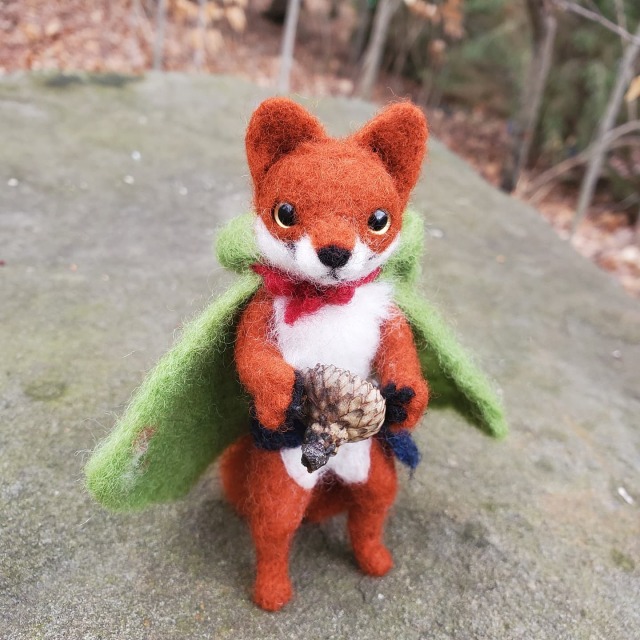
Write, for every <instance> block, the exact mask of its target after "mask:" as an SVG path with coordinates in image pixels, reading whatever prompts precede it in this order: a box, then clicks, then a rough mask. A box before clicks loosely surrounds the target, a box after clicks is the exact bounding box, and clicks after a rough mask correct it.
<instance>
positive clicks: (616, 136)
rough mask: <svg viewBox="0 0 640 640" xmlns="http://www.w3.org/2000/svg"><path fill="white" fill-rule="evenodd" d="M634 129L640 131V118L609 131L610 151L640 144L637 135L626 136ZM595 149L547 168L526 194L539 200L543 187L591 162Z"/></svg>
mask: <svg viewBox="0 0 640 640" xmlns="http://www.w3.org/2000/svg"><path fill="white" fill-rule="evenodd" d="M634 131H640V120H633V121H632V122H625V123H624V124H621V125H620V126H619V127H616V128H615V129H612V130H611V131H609V133H608V134H607V136H606V138H605V144H606V145H607V147H608V149H609V151H611V150H613V149H619V148H621V147H629V146H636V145H640V139H638V138H636V137H628V138H625V137H624V136H627V135H628V134H630V133H633V132H634ZM595 151H596V145H595V144H593V145H591V146H590V147H588V148H587V149H585V150H584V151H582V152H581V153H579V154H577V155H575V156H573V157H572V158H567V159H566V160H563V161H562V162H559V163H558V164H556V165H554V166H553V167H551V168H550V169H547V170H546V171H544V172H543V173H541V174H540V175H539V176H537V177H536V179H535V180H533V181H532V182H531V183H530V184H529V185H528V186H527V187H526V189H525V192H524V196H525V197H526V198H528V199H529V200H531V201H533V202H535V201H537V200H539V199H540V197H541V196H540V195H539V191H540V189H542V187H544V186H545V185H547V184H548V183H550V182H554V181H555V180H557V179H558V178H559V177H560V176H562V175H564V174H565V173H567V172H568V171H571V170H572V169H575V168H576V167H579V166H580V165H583V164H586V163H587V162H589V160H590V159H591V157H592V156H593V154H594V153H595Z"/></svg>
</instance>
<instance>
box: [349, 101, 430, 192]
mask: <svg viewBox="0 0 640 640" xmlns="http://www.w3.org/2000/svg"><path fill="white" fill-rule="evenodd" d="M428 137H429V130H428V127H427V119H426V117H425V115H424V113H423V112H422V111H421V110H420V109H419V108H418V107H416V106H415V105H414V104H411V103H410V102H397V103H395V104H392V105H390V106H389V107H387V108H386V109H385V110H384V111H382V112H381V113H380V114H378V115H377V116H376V117H374V118H373V119H372V120H371V121H370V122H368V123H367V124H366V125H364V127H362V129H360V130H359V131H356V133H354V134H353V135H352V136H351V139H352V140H354V141H355V142H356V143H357V144H359V145H360V146H362V147H365V148H366V149H369V150H371V151H372V152H373V153H375V154H376V155H377V156H378V157H379V158H380V160H381V161H382V163H383V164H384V166H385V167H386V169H387V171H388V172H389V174H390V175H391V177H392V178H393V181H394V183H395V185H396V188H397V189H398V193H399V194H400V196H401V198H402V199H403V200H404V199H407V198H408V197H409V193H410V192H411V190H412V189H413V187H414V186H415V184H416V182H417V181H418V176H419V175H420V167H421V165H422V160H423V159H424V155H425V152H426V145H427V138H428Z"/></svg>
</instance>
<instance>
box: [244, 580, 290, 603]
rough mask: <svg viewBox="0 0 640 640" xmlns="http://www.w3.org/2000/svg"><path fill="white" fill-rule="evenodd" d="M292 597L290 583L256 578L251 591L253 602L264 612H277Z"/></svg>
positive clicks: (288, 581)
mask: <svg viewBox="0 0 640 640" xmlns="http://www.w3.org/2000/svg"><path fill="white" fill-rule="evenodd" d="M292 596H293V589H292V587H291V581H290V580H289V579H288V578H287V579H283V580H277V579H274V578H271V577H270V578H258V579H257V580H256V584H255V587H254V589H253V601H254V602H255V603H256V604H257V605H258V606H259V607H260V608H261V609H264V610H265V611H279V610H280V609H282V607H284V605H285V604H287V602H289V600H291V597H292Z"/></svg>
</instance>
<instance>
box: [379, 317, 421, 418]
mask: <svg viewBox="0 0 640 640" xmlns="http://www.w3.org/2000/svg"><path fill="white" fill-rule="evenodd" d="M374 367H375V369H376V371H377V372H378V375H379V377H380V383H381V384H380V386H381V388H382V389H383V395H385V393H384V390H385V387H387V390H388V389H389V388H390V385H395V390H397V395H398V396H400V397H404V398H403V408H404V409H405V410H406V418H405V419H404V420H402V422H399V423H395V424H394V425H393V426H394V428H400V429H412V428H413V427H415V426H416V424H417V423H418V421H419V420H420V418H421V416H422V414H423V413H424V410H425V409H426V407H427V403H428V401H429V388H428V386H427V383H426V382H425V380H424V378H423V377H422V368H421V366H420V359H419V358H418V351H417V349H416V345H415V342H414V339H413V332H412V331H411V327H410V326H409V323H408V322H407V320H406V318H405V317H404V315H403V314H402V312H401V311H400V310H399V309H395V310H394V313H393V315H392V316H391V317H390V318H389V319H388V320H387V321H386V322H385V323H384V324H383V325H382V330H381V332H380V346H379V347H378V352H377V353H376V356H375V359H374ZM391 388H393V387H391ZM409 389H410V390H411V392H413V395H412V394H411V393H410V392H409V391H408V390H409ZM407 396H409V397H407ZM387 401H388V405H387V406H389V403H390V402H393V399H392V398H390V397H389V398H387ZM405 402H406V404H405Z"/></svg>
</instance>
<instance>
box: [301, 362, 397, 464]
mask: <svg viewBox="0 0 640 640" xmlns="http://www.w3.org/2000/svg"><path fill="white" fill-rule="evenodd" d="M303 378H304V387H305V394H306V414H307V417H308V419H309V426H308V427H307V430H306V431H305V434H304V440H303V444H302V464H304V466H305V467H306V468H307V470H308V471H309V473H312V472H313V471H316V470H317V469H319V468H320V467H322V466H324V465H325V464H326V463H327V461H328V460H329V458H330V457H331V456H333V455H335V454H336V453H337V451H338V447H340V445H342V444H344V443H345V442H358V441H359V440H365V439H366V438H370V437H371V436H373V435H375V434H376V433H377V432H378V431H379V430H380V428H381V427H382V423H383V422H384V414H385V401H384V398H383V397H382V395H381V394H380V391H379V390H378V389H377V387H375V386H374V385H373V384H371V382H369V381H368V380H364V379H363V378H361V377H360V376H357V375H355V374H353V373H351V372H350V371H346V370H344V369H338V368H337V367H335V366H333V365H322V364H318V365H316V366H315V367H314V368H313V369H308V370H307V371H305V372H304V373H303Z"/></svg>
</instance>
